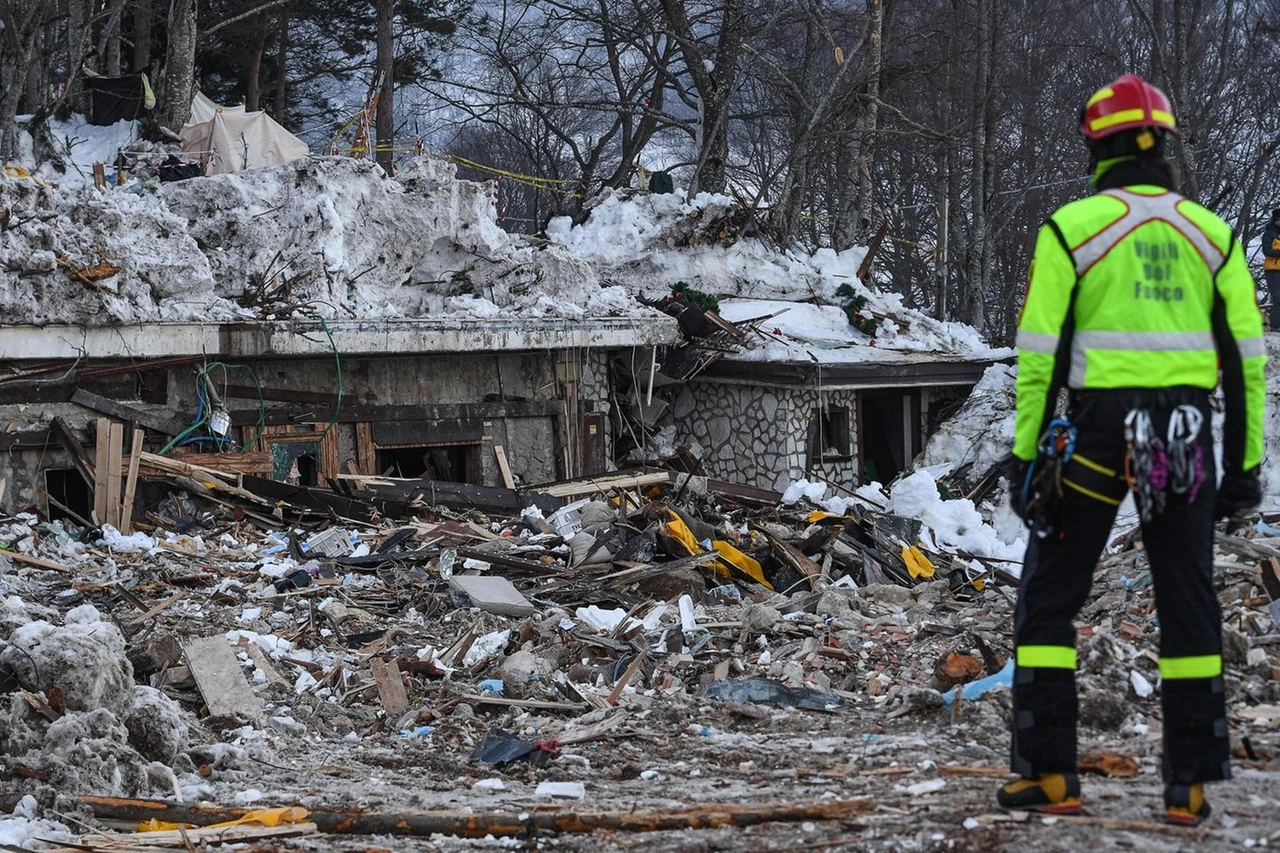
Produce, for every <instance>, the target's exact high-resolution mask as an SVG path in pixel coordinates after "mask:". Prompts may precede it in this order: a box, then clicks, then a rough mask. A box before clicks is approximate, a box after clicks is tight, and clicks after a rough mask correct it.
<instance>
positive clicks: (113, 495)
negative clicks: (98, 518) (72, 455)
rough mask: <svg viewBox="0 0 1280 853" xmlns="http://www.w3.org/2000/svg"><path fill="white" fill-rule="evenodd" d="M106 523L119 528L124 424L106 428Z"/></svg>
mask: <svg viewBox="0 0 1280 853" xmlns="http://www.w3.org/2000/svg"><path fill="white" fill-rule="evenodd" d="M107 441H108V446H107V522H106V523H107V524H110V525H111V526H112V527H114V528H116V529H117V530H119V529H120V484H121V483H122V482H123V480H124V464H123V459H124V424H122V423H119V422H117V421H111V423H110V426H108V428H107Z"/></svg>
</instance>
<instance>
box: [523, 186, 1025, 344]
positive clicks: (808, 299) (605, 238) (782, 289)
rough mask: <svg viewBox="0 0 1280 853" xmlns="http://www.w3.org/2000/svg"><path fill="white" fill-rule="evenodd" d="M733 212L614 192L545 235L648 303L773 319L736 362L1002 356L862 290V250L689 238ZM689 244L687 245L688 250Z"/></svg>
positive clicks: (960, 330) (885, 296)
mask: <svg viewBox="0 0 1280 853" xmlns="http://www.w3.org/2000/svg"><path fill="white" fill-rule="evenodd" d="M736 205H737V202H735V201H734V200H733V199H730V198H727V197H725V196H721V195H710V194H700V195H698V196H696V197H695V198H694V199H693V200H692V201H689V202H686V200H685V198H684V196H683V195H682V194H681V193H680V192H676V193H669V194H660V195H653V194H644V193H633V192H614V191H611V192H609V193H607V194H605V195H603V196H601V197H600V198H599V199H597V200H596V201H595V203H594V206H593V207H592V208H591V210H590V215H589V216H588V218H587V219H586V221H585V222H583V223H581V224H579V225H574V224H573V223H572V221H571V220H570V218H569V217H559V218H556V219H552V220H551V222H550V223H549V224H548V225H547V237H548V238H549V239H551V240H553V241H554V242H556V243H558V244H560V245H562V246H564V247H565V248H566V249H567V250H568V251H569V252H570V253H571V254H572V255H573V256H574V257H576V258H579V259H581V260H583V261H586V262H588V263H590V264H591V265H592V267H593V268H594V269H595V270H596V273H597V275H599V277H600V278H601V279H602V280H604V281H609V282H614V283H616V284H618V285H620V286H622V287H624V288H626V290H627V291H628V292H630V293H633V294H635V295H637V296H643V297H645V298H647V299H650V300H654V299H658V298H661V297H665V296H667V295H669V294H670V293H671V291H672V288H673V287H675V286H676V285H680V284H684V285H687V286H690V287H692V288H695V289H697V290H700V291H703V292H704V293H710V294H714V295H716V296H718V297H719V298H720V315H721V316H722V317H724V318H725V319H727V320H731V321H733V322H741V321H744V320H752V319H756V318H760V317H769V316H770V315H774V314H777V315H778V316H776V317H772V318H771V319H769V320H767V321H766V322H764V323H763V324H762V326H761V332H760V333H759V334H756V335H754V336H753V337H752V338H751V339H750V340H749V341H748V343H747V347H746V349H745V351H744V352H740V353H735V354H733V355H732V356H730V358H731V359H734V360H740V361H782V360H785V361H804V362H812V361H815V360H816V361H821V362H824V363H833V362H860V361H876V362H885V361H910V360H915V359H919V358H921V357H925V358H927V359H928V360H930V361H936V360H939V359H940V358H942V359H945V358H948V357H950V358H965V359H977V360H990V359H1000V358H1008V357H1011V356H1012V355H1013V351H1012V350H1009V349H994V348H992V347H990V346H988V345H987V344H986V343H985V342H984V341H983V340H982V338H981V336H980V335H979V334H978V333H977V331H976V330H974V329H973V328H972V327H970V326H967V325H965V324H963V323H943V322H939V321H937V320H934V319H933V318H930V317H927V316H925V315H924V314H923V313H921V312H919V311H917V310H915V309H911V308H908V307H907V306H906V305H905V304H904V303H903V301H902V297H901V296H900V295H899V294H897V293H890V292H885V291H880V290H877V289H873V288H868V287H866V286H865V285H863V284H862V283H861V282H860V281H859V280H858V276H857V273H858V268H859V266H860V265H861V264H862V261H863V259H864V257H865V256H866V250H865V249H863V248H861V247H857V248H853V249H849V250H846V251H843V252H836V251H834V250H832V249H819V250H817V251H816V252H807V251H805V250H803V249H801V248H799V247H793V248H791V249H788V250H786V251H779V250H778V249H776V248H775V247H773V246H772V245H770V244H769V243H768V242H766V241H764V240H760V239H755V238H750V237H745V238H741V239H738V240H737V241H736V242H733V243H732V245H723V244H722V243H721V242H706V241H705V240H702V239H701V238H698V239H691V237H690V235H691V233H693V234H694V235H695V237H696V234H697V233H698V229H699V227H705V224H706V223H707V222H712V221H716V220H717V219H718V218H720V217H724V216H727V215H728V214H729V213H730V212H731V211H732V210H733V209H734V207H735V206H736ZM690 243H692V245H690ZM841 285H849V286H850V287H852V288H853V289H854V291H855V292H857V293H858V294H860V295H862V296H864V297H866V299H867V309H868V310H870V311H871V312H873V313H874V314H877V315H880V316H882V317H884V319H883V320H882V323H881V327H880V330H879V331H878V332H877V334H876V337H875V339H874V340H873V339H872V338H871V337H870V336H868V335H866V334H863V333H862V332H859V331H857V330H856V329H854V328H853V326H852V325H851V324H850V323H849V320H848V318H847V317H846V316H845V314H844V311H843V309H842V306H843V305H844V303H845V302H846V301H847V300H846V299H844V298H842V297H840V296H837V294H836V290H837V289H838V288H839V287H840V286H841Z"/></svg>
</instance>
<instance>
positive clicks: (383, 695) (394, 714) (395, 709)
mask: <svg viewBox="0 0 1280 853" xmlns="http://www.w3.org/2000/svg"><path fill="white" fill-rule="evenodd" d="M369 668H370V670H371V671H372V672H373V680H374V682H375V683H376V684H377V685H378V698H379V699H381V700H382V710H384V711H386V712H387V719H388V720H391V721H392V722H393V723H394V722H396V721H398V720H399V719H400V717H401V716H403V715H404V712H405V711H407V710H409V696H408V694H406V693H405V690H404V681H402V680H401V678H400V667H399V666H398V665H397V664H396V662H395V661H391V662H390V663H388V662H386V661H384V660H383V659H382V658H380V657H378V656H377V655H374V656H373V658H372V659H370V661H369Z"/></svg>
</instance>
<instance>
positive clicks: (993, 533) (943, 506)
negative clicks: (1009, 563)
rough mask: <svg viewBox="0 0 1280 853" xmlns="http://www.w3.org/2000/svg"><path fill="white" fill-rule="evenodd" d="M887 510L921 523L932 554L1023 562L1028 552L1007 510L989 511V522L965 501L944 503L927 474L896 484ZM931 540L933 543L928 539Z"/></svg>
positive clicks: (1020, 530)
mask: <svg viewBox="0 0 1280 853" xmlns="http://www.w3.org/2000/svg"><path fill="white" fill-rule="evenodd" d="M888 509H889V511H890V512H892V513H894V514H896V515H901V516H904V517H906V518H914V519H918V520H919V521H920V522H921V523H922V524H923V525H924V527H925V531H926V532H927V533H928V534H929V535H928V536H924V535H922V539H925V540H926V541H925V542H924V544H925V546H926V547H928V548H929V549H930V550H935V551H945V552H949V553H955V552H956V551H965V552H967V553H969V554H973V555H975V556H978V557H987V558H991V559H996V560H1014V561H1021V560H1022V555H1023V552H1025V551H1026V546H1027V543H1026V531H1025V529H1024V528H1023V526H1022V522H1021V521H1020V520H1019V519H1018V517H1017V516H1015V515H1014V514H1013V513H1012V512H1011V511H1008V508H1007V506H1006V507H1003V509H1004V510H1005V511H1004V512H995V509H996V508H995V507H988V514H990V515H993V517H994V521H993V522H989V521H987V519H986V518H984V517H983V514H982V513H981V512H979V510H978V508H977V507H976V506H974V504H973V501H969V500H965V499H964V498H954V499H950V500H948V499H944V498H943V497H942V496H941V495H940V494H939V493H938V481H937V479H935V478H934V476H933V475H932V474H930V473H929V472H928V471H923V470H921V471H916V472H915V473H913V474H910V475H908V476H906V477H904V478H902V479H901V480H899V481H897V482H896V483H894V484H893V486H892V488H891V489H890V491H889V503H888ZM929 538H932V540H933V541H932V542H930V541H927V539H929Z"/></svg>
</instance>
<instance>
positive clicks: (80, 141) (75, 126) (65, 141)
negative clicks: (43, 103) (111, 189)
mask: <svg viewBox="0 0 1280 853" xmlns="http://www.w3.org/2000/svg"><path fill="white" fill-rule="evenodd" d="M22 124H25V122H22ZM49 133H50V135H51V136H52V137H53V144H54V148H55V149H56V150H57V151H58V152H59V153H61V154H62V155H63V157H64V159H65V160H66V162H67V164H68V165H69V166H70V168H69V169H68V170H67V171H66V172H65V173H62V174H60V173H58V172H57V171H56V170H55V169H54V167H53V165H52V164H50V163H43V164H41V166H40V168H38V169H36V171H35V175H36V177H38V178H41V179H44V180H56V181H58V182H61V183H80V184H85V185H88V184H92V183H93V164H94V163H102V164H104V165H105V166H106V169H107V171H108V172H113V171H115V162H116V155H117V154H119V152H121V151H131V150H138V149H144V150H150V149H151V147H152V146H151V143H148V142H144V141H143V140H142V135H141V132H140V130H139V127H138V124H137V123H136V122H134V121H130V120H129V119H121V120H120V121H118V122H116V123H115V124H109V125H105V126H99V125H96V124H90V123H89V121H88V120H87V119H86V118H85V117H84V116H80V115H72V116H70V117H69V118H68V119H67V120H66V121H61V120H59V119H57V118H50V119H49Z"/></svg>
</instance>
